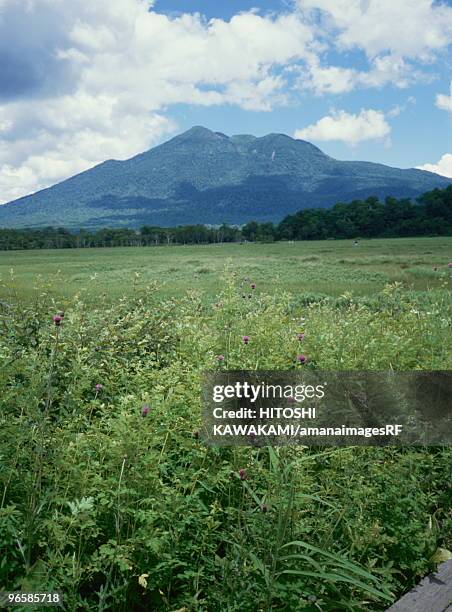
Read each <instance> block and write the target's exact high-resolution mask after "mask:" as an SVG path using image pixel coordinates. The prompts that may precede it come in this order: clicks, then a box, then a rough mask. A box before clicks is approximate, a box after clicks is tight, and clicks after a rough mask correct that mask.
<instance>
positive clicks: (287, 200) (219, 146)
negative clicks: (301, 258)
mask: <svg viewBox="0 0 452 612" xmlns="http://www.w3.org/2000/svg"><path fill="white" fill-rule="evenodd" d="M451 182H452V180H451V179H447V178H445V177H443V176H439V175H436V174H433V173H430V172H425V171H422V170H415V169H409V170H402V169H398V168H390V167H388V166H384V165H383V164H374V163H370V162H353V161H339V160H336V159H334V158H332V157H329V156H328V155H326V154H325V153H323V152H322V151H321V150H320V149H319V148H318V147H316V146H314V145H313V144H311V143H309V142H306V141H304V140H297V139H293V138H291V137H289V136H286V135H284V134H268V135H267V136H263V137H261V138H258V137H255V136H251V135H238V136H231V137H229V136H226V135H225V134H223V133H221V132H212V131H211V130H208V129H206V128H203V127H194V128H191V129H190V130H188V131H187V132H184V133H183V134H180V135H178V136H176V137H174V138H172V139H171V140H169V141H167V142H165V143H163V144H161V145H159V146H157V147H154V148H152V149H150V150H149V151H146V152H144V153H140V154H139V155H136V156H135V157H132V158H131V159H128V160H125V161H116V160H107V161H105V162H103V163H101V164H99V165H97V166H95V167H94V168H91V169H89V170H86V171H85V172H82V173H80V174H77V175H76V176H73V177H71V178H69V179H67V180H65V181H62V182H61V183H58V184H57V185H54V186H53V187H49V188H47V189H43V190H42V191H39V192H37V193H35V194H32V195H29V196H26V197H23V198H20V199H18V200H15V201H13V202H10V203H8V204H5V205H3V206H0V227H26V226H28V227H44V226H50V225H53V226H64V227H68V228H78V227H87V228H96V227H106V226H110V227H120V226H127V227H140V226H142V225H144V224H148V225H162V226H174V225H184V224H192V223H206V224H221V223H229V224H242V223H246V222H247V221H249V220H251V219H254V220H257V221H261V222H263V221H279V220H281V219H282V218H283V217H284V216H286V215H287V214H291V213H293V212H295V211H298V210H300V209H303V208H312V207H329V206H332V205H333V204H335V203H337V202H339V201H343V202H347V201H351V200H353V199H357V198H365V197H368V196H370V195H375V196H378V197H380V198H384V197H386V196H387V195H392V196H394V197H409V198H411V197H416V196H418V195H420V194H421V193H423V192H425V191H428V190H430V189H433V188H435V187H445V186H447V185H448V184H450V183H451Z"/></svg>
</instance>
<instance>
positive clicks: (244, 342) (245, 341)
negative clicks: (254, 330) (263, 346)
mask: <svg viewBox="0 0 452 612" xmlns="http://www.w3.org/2000/svg"><path fill="white" fill-rule="evenodd" d="M242 340H243V344H248V342H249V341H250V337H249V336H243V338H242Z"/></svg>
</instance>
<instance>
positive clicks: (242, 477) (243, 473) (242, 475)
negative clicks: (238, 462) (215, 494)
mask: <svg viewBox="0 0 452 612" xmlns="http://www.w3.org/2000/svg"><path fill="white" fill-rule="evenodd" d="M239 476H240V480H246V479H247V478H248V475H247V473H246V470H244V469H243V468H242V469H241V470H239Z"/></svg>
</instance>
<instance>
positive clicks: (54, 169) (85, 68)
mask: <svg viewBox="0 0 452 612" xmlns="http://www.w3.org/2000/svg"><path fill="white" fill-rule="evenodd" d="M0 1H1V2H2V5H1V6H2V12H1V14H0V40H1V39H2V34H3V33H4V32H5V33H6V32H8V36H10V37H11V40H13V39H15V40H25V39H24V36H25V33H26V32H32V33H33V34H32V35H31V36H30V41H29V44H28V43H27V44H28V46H27V45H25V42H24V43H23V45H25V46H23V47H22V48H21V49H20V53H21V57H20V61H21V62H22V63H24V62H25V63H26V62H27V59H29V66H28V65H27V66H28V68H30V70H31V71H32V69H34V68H35V67H36V65H37V64H38V63H39V62H41V59H42V65H43V67H44V68H45V67H46V66H47V65H48V64H47V63H46V62H49V61H50V59H49V57H51V62H52V64H51V66H52V74H54V75H55V79H53V80H52V79H49V78H47V77H45V76H44V75H45V74H46V71H45V70H44V69H43V70H40V71H39V72H38V73H37V74H35V73H33V74H32V76H33V79H34V80H33V83H32V87H33V98H30V96H26V95H17V96H16V97H14V96H12V97H11V98H10V99H8V100H7V101H5V102H4V103H3V104H2V103H1V83H0V198H1V200H2V201H9V200H11V199H14V198H17V197H20V196H22V195H26V194H28V193H30V192H31V191H35V190H37V189H40V188H43V187H46V186H48V185H50V184H53V183H54V182H56V181H58V180H62V179H64V178H66V177H68V176H70V175H72V174H74V173H75V172H79V171H81V170H84V169H87V168H89V167H91V166H93V165H94V164H96V163H98V162H101V161H103V160H104V159H106V158H112V157H114V158H117V159H124V158H127V157H130V156H132V155H134V154H136V153H138V152H140V151H142V150H145V149H147V148H149V147H150V146H152V145H153V144H155V143H156V142H158V141H159V140H160V139H161V138H162V137H163V136H164V135H165V134H168V133H169V132H171V131H174V130H175V128H176V126H175V125H174V124H173V123H172V122H171V121H169V120H168V119H167V118H166V117H165V116H164V113H165V110H166V109H167V108H168V107H169V106H170V105H173V104H178V103H189V104H198V105H206V106H209V105H214V104H234V105H238V106H240V107H242V108H245V109H251V110H270V109H271V108H273V106H275V105H277V104H285V103H286V102H287V93H286V90H287V84H286V81H285V79H284V78H283V77H282V76H281V74H280V73H279V72H280V71H279V70H277V69H278V68H279V67H284V66H286V65H289V64H290V63H291V62H297V61H301V60H303V59H305V58H308V57H311V55H312V52H311V51H310V49H309V47H310V44H311V43H312V42H313V38H312V34H311V30H310V28H309V27H308V26H307V25H305V24H304V23H303V22H302V21H301V19H300V15H298V14H294V13H292V14H281V15H278V16H260V15H258V14H257V13H255V12H251V13H240V14H238V15H236V16H234V17H233V18H232V19H231V20H230V21H229V22H226V21H223V20H221V19H213V20H211V21H206V20H204V19H203V18H202V17H201V16H200V15H198V14H183V15H181V16H179V17H176V18H170V17H168V16H166V15H163V14H159V13H157V12H155V11H152V10H149V6H150V3H149V2H146V1H144V0H96V2H93V1H92V0H73V1H72V2H70V3H68V2H62V1H61V0H27V2H26V3H16V1H15V0H0ZM49 24H50V25H49ZM21 44H22V43H21ZM10 46H11V48H12V49H13V50H14V48H15V47H14V44H12V45H10ZM43 47H45V48H46V49H47V50H48V52H47V51H46V53H45V54H44V55H43V57H42V58H41V56H40V55H39V53H41V50H42V48H43ZM0 56H1V48H0ZM38 56H39V58H40V59H39V62H38V61H37V58H38ZM0 61H1V57H0ZM18 61H19V60H18ZM58 62H60V63H61V65H62V66H64V68H65V70H64V72H65V74H67V73H70V74H71V79H69V80H66V81H64V83H63V81H62V80H61V79H60V72H61V67H60V64H59V63H58ZM57 77H58V78H57ZM19 85H20V87H21V88H22V89H21V92H22V91H23V90H24V88H25V89H26V88H27V87H28V84H23V83H20V84H19ZM30 87H31V85H30Z"/></svg>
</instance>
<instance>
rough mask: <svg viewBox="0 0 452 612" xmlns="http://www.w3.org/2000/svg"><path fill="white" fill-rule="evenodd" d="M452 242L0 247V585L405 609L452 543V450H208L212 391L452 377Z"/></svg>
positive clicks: (122, 607)
mask: <svg viewBox="0 0 452 612" xmlns="http://www.w3.org/2000/svg"><path fill="white" fill-rule="evenodd" d="M451 247H452V240H451V239H450V238H448V239H447V238H428V239H427V238H425V239H406V240H404V239H400V240H372V241H361V242H360V244H359V245H358V246H354V245H353V243H352V242H346V241H338V242H336V241H331V242H330V241H328V242H306V243H292V244H290V243H278V244H246V245H221V246H199V247H165V248H164V247H160V248H153V247H152V248H142V249H140V248H133V249H121V248H115V249H98V250H94V249H93V250H80V251H72V250H68V251H61V250H55V251H34V252H26V251H23V252H14V253H11V252H2V253H0V276H1V282H0V285H1V286H0V364H1V367H0V591H7V590H8V591H14V590H22V591H27V592H32V591H35V592H36V591H38V592H44V591H61V592H62V593H63V596H64V606H63V609H64V610H67V611H70V612H79V611H80V610H86V611H88V612H95V611H97V612H99V611H103V612H104V611H107V610H112V611H118V612H128V611H129V610H137V611H143V612H145V611H149V610H153V611H154V610H155V611H156V612H157V611H158V612H175V611H176V610H177V611H178V612H220V611H223V610H224V611H227V612H261V611H262V612H274V611H280V612H284V611H295V612H298V611H299V610H300V611H303V612H332V611H334V612H336V611H348V612H358V611H361V610H364V611H366V610H370V611H383V610H385V609H387V607H388V606H389V605H390V603H391V602H393V601H395V600H396V599H397V598H398V597H400V595H401V594H403V593H404V592H405V591H406V590H408V589H410V587H412V586H413V585H414V584H415V583H416V582H417V581H418V580H419V578H420V576H423V575H425V574H426V573H427V572H428V571H430V570H432V569H434V568H435V563H436V561H438V560H439V559H441V558H445V557H447V555H450V554H451V553H450V552H449V551H450V550H452V489H451V487H450V474H451V473H452V452H451V449H450V448H447V447H421V446H418V447H400V448H399V447H393V446H387V447H355V446H351V447H338V448H335V447H330V448H328V447H327V448H306V447H295V446H285V447H279V448H271V447H267V446H260V445H255V444H251V443H250V445H249V446H241V447H229V448H213V447H207V446H206V445H204V444H203V442H202V440H201V439H200V436H199V431H200V429H201V428H202V419H201V414H202V402H201V382H202V377H203V373H204V372H205V371H206V370H208V371H212V370H213V371H220V370H221V371H222V370H242V369H245V370H246V369H249V370H263V371H265V370H290V371H294V370H298V371H300V370H301V371H303V369H308V370H319V371H321V370H323V371H337V370H356V371H362V370H378V371H387V370H402V371H406V370H420V369H422V370H444V369H450V368H451V367H452V342H451V326H452V299H451V291H450V282H451V275H452V270H451V269H450V268H449V267H448V263H449V262H450V261H451V256H450V255H451V253H450V250H451ZM11 268H12V269H13V272H12V273H11ZM38 275H40V276H39V278H38ZM55 316H57V319H56V320H55V318H54V317H55ZM244 337H246V338H247V339H248V340H247V341H244ZM300 356H303V360H302V361H300V359H299V357H300ZM14 609H15V610H19V611H20V610H24V611H25V608H20V606H19V607H17V608H14ZM28 609H30V608H28Z"/></svg>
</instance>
